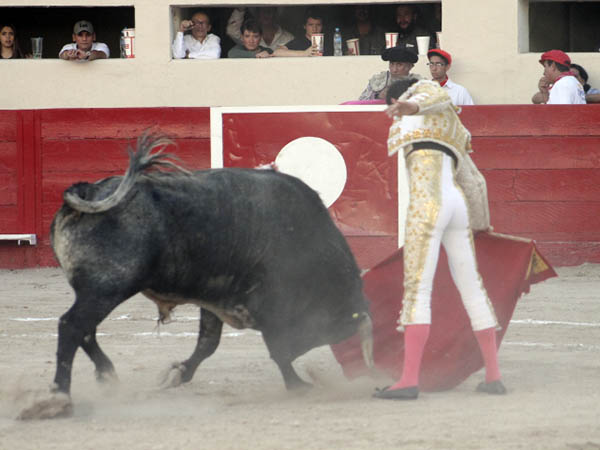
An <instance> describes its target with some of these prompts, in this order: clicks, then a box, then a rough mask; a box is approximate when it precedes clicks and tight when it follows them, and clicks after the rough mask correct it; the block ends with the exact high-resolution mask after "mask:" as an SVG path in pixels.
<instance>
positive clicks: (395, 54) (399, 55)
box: [381, 47, 419, 64]
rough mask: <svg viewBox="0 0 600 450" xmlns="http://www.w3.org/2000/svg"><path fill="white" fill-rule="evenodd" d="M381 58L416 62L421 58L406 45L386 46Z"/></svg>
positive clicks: (392, 60)
mask: <svg viewBox="0 0 600 450" xmlns="http://www.w3.org/2000/svg"><path fill="white" fill-rule="evenodd" d="M381 59H383V60H384V61H391V62H408V63H412V64H414V63H416V62H417V61H418V60H419V57H418V56H417V54H416V53H415V52H413V51H411V50H408V49H407V48H404V47H392V48H386V49H385V50H384V51H383V53H382V54H381Z"/></svg>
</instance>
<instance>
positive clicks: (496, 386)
mask: <svg viewBox="0 0 600 450" xmlns="http://www.w3.org/2000/svg"><path fill="white" fill-rule="evenodd" d="M476 391H477V392H487V393H488V394H492V395H504V394H506V388H505V387H504V385H503V384H502V381H500V380H496V381H490V382H489V383H486V382H485V381H482V382H481V383H479V384H478V385H477V389H476Z"/></svg>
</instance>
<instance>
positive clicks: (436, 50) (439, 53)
mask: <svg viewBox="0 0 600 450" xmlns="http://www.w3.org/2000/svg"><path fill="white" fill-rule="evenodd" d="M434 55H436V56H439V57H440V58H444V59H445V60H446V63H448V64H452V56H450V53H448V52H445V51H444V50H442V49H441V48H432V49H431V50H429V51H428V52H427V58H431V57H432V56H434Z"/></svg>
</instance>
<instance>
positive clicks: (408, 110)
mask: <svg viewBox="0 0 600 450" xmlns="http://www.w3.org/2000/svg"><path fill="white" fill-rule="evenodd" d="M418 112H419V105H417V104H416V103H414V102H405V101H398V100H395V99H392V104H391V105H390V106H388V107H387V109H386V110H385V113H386V114H387V115H388V116H389V117H394V116H410V115H413V114H416V113H418Z"/></svg>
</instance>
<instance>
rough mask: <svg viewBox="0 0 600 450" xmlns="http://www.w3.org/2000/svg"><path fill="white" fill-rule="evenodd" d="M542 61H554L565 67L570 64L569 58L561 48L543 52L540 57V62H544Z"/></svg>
mask: <svg viewBox="0 0 600 450" xmlns="http://www.w3.org/2000/svg"><path fill="white" fill-rule="evenodd" d="M544 61H554V62H555V63H558V64H562V65H563V66H567V67H569V66H570V65H571V58H569V57H568V56H567V54H566V53H565V52H563V51H562V50H549V51H547V52H546V53H543V54H542V57H541V58H540V64H544Z"/></svg>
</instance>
